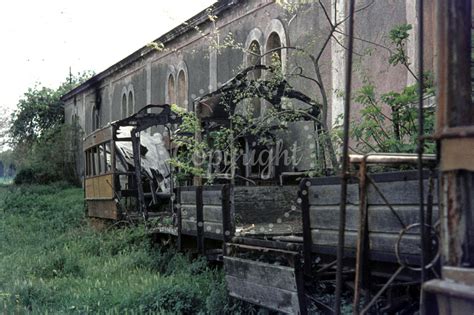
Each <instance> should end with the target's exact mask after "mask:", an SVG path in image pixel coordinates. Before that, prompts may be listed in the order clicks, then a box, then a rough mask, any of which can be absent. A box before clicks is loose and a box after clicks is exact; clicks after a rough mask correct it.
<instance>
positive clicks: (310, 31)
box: [65, 0, 432, 170]
mask: <svg viewBox="0 0 474 315" xmlns="http://www.w3.org/2000/svg"><path fill="white" fill-rule="evenodd" d="M372 2H373V4H372V5H369V6H368V7H367V8H366V9H364V10H362V11H360V12H358V13H357V15H356V23H355V34H356V36H357V37H358V38H361V39H363V40H364V41H369V42H374V43H376V45H373V44H370V43H367V42H364V41H360V40H356V42H355V49H354V50H355V52H356V54H357V55H356V56H355V64H354V65H355V69H356V72H355V75H354V86H353V89H355V90H356V89H358V88H359V87H360V86H361V85H362V84H363V82H364V81H366V80H370V81H371V82H374V83H375V84H376V86H377V91H379V92H380V93H383V92H386V91H389V90H401V89H402V88H403V87H404V86H405V85H406V83H407V82H409V79H408V75H407V71H406V69H404V68H403V67H402V66H398V67H391V66H390V65H389V64H388V57H389V50H387V49H386V48H383V47H382V46H389V42H388V36H387V35H388V32H389V31H390V29H392V28H393V27H394V26H396V25H398V24H401V23H407V22H410V23H415V22H416V17H417V14H416V12H415V13H413V11H412V10H413V8H411V6H410V5H408V6H407V3H409V2H412V1H411V0H387V1H375V2H374V1H372V0H361V1H358V2H357V6H358V7H363V6H365V5H368V4H370V3H372ZM323 3H324V4H325V6H326V8H327V9H328V12H330V14H331V16H333V15H334V14H337V15H338V18H339V19H340V18H343V17H344V16H347V8H346V7H345V6H344V5H343V3H344V1H341V0H324V1H323ZM334 3H338V6H337V10H334V8H333V6H332V5H333V4H334ZM215 23H216V24H215V26H216V27H217V29H218V37H217V34H216V32H215V31H216V28H215V27H214V25H213V23H211V22H209V21H208V22H206V23H203V24H201V25H200V26H199V29H200V31H199V32H198V31H196V30H190V31H188V32H186V33H184V34H181V35H180V36H178V37H176V38H174V39H173V40H171V41H170V42H168V43H166V50H165V51H161V52H159V51H154V52H152V53H149V54H146V55H144V56H143V57H139V58H137V60H136V61H134V62H132V63H131V64H129V65H127V66H126V67H124V68H122V69H120V70H117V71H115V72H113V73H111V74H110V75H108V76H107V77H106V78H105V79H103V81H101V82H97V83H96V85H95V86H94V88H91V89H89V90H87V91H84V92H81V93H79V94H77V95H75V99H76V101H75V102H74V100H73V98H71V99H69V100H66V104H65V113H66V121H68V122H70V121H71V117H72V116H73V115H77V116H78V117H79V122H80V124H81V126H82V127H83V129H84V132H85V133H86V134H88V133H90V132H92V127H93V125H92V113H93V109H94V107H95V106H96V105H97V104H96V102H97V100H98V99H99V100H100V108H99V114H100V125H101V126H105V125H106V124H107V123H108V122H110V121H114V120H117V119H121V118H123V117H122V111H121V104H122V95H123V93H127V95H128V93H129V91H132V92H133V95H134V112H136V111H137V110H139V109H140V108H142V107H143V106H145V105H147V104H148V103H154V104H161V103H165V102H166V101H167V80H168V76H169V74H170V73H171V74H174V78H175V85H177V75H178V72H179V71H180V70H181V69H184V70H185V72H186V74H187V86H186V89H187V101H188V104H187V106H188V109H189V110H192V100H193V99H194V98H195V97H199V96H201V95H203V94H205V93H207V92H209V91H210V90H213V89H215V88H216V87H218V86H220V84H222V83H224V82H226V81H227V80H228V79H230V78H231V77H232V76H233V75H235V74H236V72H238V71H239V70H240V69H241V68H242V65H243V63H244V59H245V58H244V53H243V52H242V51H241V50H239V49H232V48H223V49H220V50H219V51H216V50H214V49H213V46H214V44H213V42H219V43H220V44H222V43H223V41H224V39H225V37H226V35H227V34H228V33H232V37H233V39H234V42H235V43H240V44H245V43H246V42H247V43H248V42H249V40H251V39H257V40H258V41H259V43H260V45H261V49H262V50H263V51H264V50H265V45H266V41H267V38H268V36H269V35H270V33H271V32H274V31H276V32H278V33H279V34H280V35H281V36H282V38H281V40H282V43H283V44H284V45H285V44H286V45H287V46H297V47H301V48H304V49H305V50H306V51H308V52H309V53H311V54H313V55H318V53H319V51H320V49H321V46H322V45H323V43H324V42H325V41H326V38H327V36H328V33H329V29H330V25H329V23H328V21H327V19H326V16H325V15H324V12H323V11H322V10H321V9H320V8H319V6H318V5H317V4H316V3H313V4H309V5H306V6H305V7H303V8H302V9H300V10H298V11H297V12H293V13H288V12H287V11H285V10H283V9H282V8H281V7H280V6H279V5H277V4H275V3H274V2H273V1H270V0H264V1H256V0H242V1H240V2H239V3H238V4H237V5H235V6H234V7H232V9H231V10H227V11H225V12H224V13H223V14H221V15H220V16H219V17H218V19H217V21H216V22H215ZM428 25H429V24H428ZM339 30H340V31H341V32H342V33H344V32H345V28H344V26H341V27H340V28H339ZM428 32H429V31H428ZM337 38H338V39H339V41H340V42H342V43H344V40H345V39H346V36H345V35H343V34H339V35H338V36H337ZM428 38H431V37H428ZM412 41H413V42H412V43H411V44H410V45H411V46H410V47H412V46H413V47H416V40H415V39H413V40H412ZM427 44H428V45H427V51H429V49H430V48H429V44H431V45H432V43H429V42H428V43H427ZM410 49H411V48H410ZM344 54H345V49H344V48H342V47H340V45H339V44H338V43H337V42H336V41H335V40H331V41H330V42H329V45H328V46H327V47H326V49H325V51H324V53H323V54H322V56H321V59H320V62H319V66H320V69H321V75H322V82H323V83H324V85H325V88H326V92H327V94H328V101H329V105H330V107H329V109H328V115H329V116H328V121H329V123H330V124H331V122H334V121H335V118H336V117H337V115H339V114H340V113H341V106H342V99H341V98H340V96H339V95H340V92H342V89H343V84H344V82H343V79H344V65H345V63H344ZM285 55H286V59H285V60H284V64H285V67H284V68H285V71H286V73H294V71H302V73H303V74H304V75H306V76H308V77H311V78H315V77H316V76H315V72H314V67H313V64H312V63H311V61H310V59H309V58H308V57H307V56H305V55H304V54H301V53H299V54H295V53H294V52H291V51H288V52H284V53H283V56H284V57H285ZM412 55H413V53H412ZM415 55H416V54H415ZM425 57H426V58H428V59H429V58H431V59H432V56H431V55H430V54H429V53H427V56H425ZM290 83H291V84H292V85H293V86H294V87H295V88H296V89H299V90H301V91H303V92H304V93H306V94H307V95H309V96H311V97H314V98H316V99H318V100H320V99H321V94H320V92H319V90H318V88H317V86H316V84H315V83H314V82H312V81H311V80H305V79H290ZM96 93H100V97H99V98H97V97H96ZM96 107H97V106H96ZM353 108H354V109H353V113H354V115H357V111H358V110H359V109H360V105H358V104H354V105H353ZM311 130H313V127H312V126H311V125H310V124H307V123H296V124H293V125H292V126H290V134H288V135H284V136H282V137H283V138H284V139H285V143H286V144H287V145H290V144H291V143H293V142H294V141H295V140H296V141H297V142H298V144H300V145H302V148H303V151H302V155H303V156H304V157H305V158H304V159H303V161H302V163H301V165H300V166H299V167H298V169H300V170H301V169H307V168H308V167H309V166H310V162H309V160H310V158H311V151H312V149H311V148H310V146H311V145H312V142H313V141H314V140H312V139H309V138H308V133H310V132H311Z"/></svg>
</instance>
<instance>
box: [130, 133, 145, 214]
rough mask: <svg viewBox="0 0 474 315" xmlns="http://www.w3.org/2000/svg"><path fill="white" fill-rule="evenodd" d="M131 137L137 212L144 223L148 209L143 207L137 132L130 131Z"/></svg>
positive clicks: (143, 196) (143, 195)
mask: <svg viewBox="0 0 474 315" xmlns="http://www.w3.org/2000/svg"><path fill="white" fill-rule="evenodd" d="M130 134H131V136H132V148H133V163H134V166H135V178H136V185H137V193H138V196H137V197H138V198H137V199H138V211H139V212H140V213H141V214H142V215H143V219H144V220H145V221H147V220H148V209H147V207H146V206H145V194H144V192H143V186H142V168H141V156H140V136H139V135H138V136H137V134H139V131H136V130H135V129H132V131H131V132H130Z"/></svg>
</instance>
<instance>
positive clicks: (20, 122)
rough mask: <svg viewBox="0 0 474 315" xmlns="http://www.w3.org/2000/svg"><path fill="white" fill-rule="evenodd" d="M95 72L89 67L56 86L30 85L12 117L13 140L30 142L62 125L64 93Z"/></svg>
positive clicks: (11, 130)
mask: <svg viewBox="0 0 474 315" xmlns="http://www.w3.org/2000/svg"><path fill="white" fill-rule="evenodd" d="M92 75H93V73H92V72H90V71H87V72H83V73H78V74H77V75H76V76H70V77H69V78H67V80H66V81H65V82H63V83H62V84H61V85H60V86H59V87H58V88H56V89H52V88H49V87H44V86H40V85H39V84H36V85H35V86H34V87H33V88H29V89H28V91H27V92H26V93H25V94H24V95H23V98H22V99H20V100H19V101H18V104H17V110H15V111H14V112H13V114H12V117H11V127H10V136H11V138H12V140H13V142H14V143H17V144H23V143H26V144H31V143H33V142H35V141H37V140H38V139H39V138H40V137H41V135H43V134H44V133H45V131H47V130H50V129H53V128H56V127H58V126H60V125H61V124H62V123H63V122H64V110H63V104H62V102H61V99H60V98H61V96H62V95H64V94H65V93H66V92H68V91H70V90H71V89H73V88H74V87H76V86H78V85H79V84H81V83H82V82H84V81H86V80H87V79H88V78H90V77H91V76H92Z"/></svg>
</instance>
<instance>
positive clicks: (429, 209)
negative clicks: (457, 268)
mask: <svg viewBox="0 0 474 315" xmlns="http://www.w3.org/2000/svg"><path fill="white" fill-rule="evenodd" d="M434 189H435V170H434V169H433V168H431V169H430V175H429V177H428V196H427V197H426V218H425V225H426V226H427V227H430V228H431V227H432V226H433V203H434V200H433V199H434ZM438 200H439V199H438ZM430 241H431V238H430V237H428V238H426V240H425V249H426V251H425V252H426V255H427V257H428V260H431V258H432V257H433V251H432V250H431V245H430ZM425 259H426V257H425Z"/></svg>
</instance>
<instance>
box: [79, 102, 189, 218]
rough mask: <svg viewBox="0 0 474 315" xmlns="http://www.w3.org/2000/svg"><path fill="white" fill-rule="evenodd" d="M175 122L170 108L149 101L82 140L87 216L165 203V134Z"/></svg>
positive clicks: (150, 209) (130, 212)
mask: <svg viewBox="0 0 474 315" xmlns="http://www.w3.org/2000/svg"><path fill="white" fill-rule="evenodd" d="M179 122H180V118H179V117H178V115H176V114H175V113H173V112H172V111H171V108H170V106H168V105H149V106H146V107H145V108H143V109H142V110H140V111H139V112H138V113H136V114H134V115H132V116H130V117H128V118H125V119H122V120H119V121H116V122H112V123H111V124H109V125H108V126H106V127H104V128H102V129H99V130H97V131H95V132H94V133H92V134H90V135H88V136H87V137H86V138H85V139H84V143H83V147H84V154H85V180H84V186H85V200H86V205H87V215H88V217H90V218H98V219H105V220H123V219H131V218H132V217H133V216H137V215H144V216H145V217H146V216H148V215H149V214H150V213H156V212H158V211H159V210H160V209H161V208H163V207H166V206H169V201H170V196H171V192H172V189H173V188H172V181H171V168H170V167H169V159H170V154H172V144H171V143H170V137H169V135H171V134H172V132H171V129H172V128H175V127H176V125H177V124H178V123H179ZM156 131H161V133H159V132H156ZM152 132H156V133H155V134H154V135H152ZM168 208H169V207H168Z"/></svg>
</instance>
